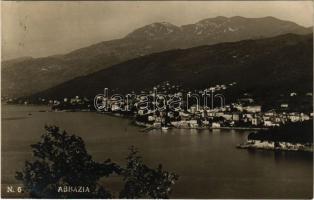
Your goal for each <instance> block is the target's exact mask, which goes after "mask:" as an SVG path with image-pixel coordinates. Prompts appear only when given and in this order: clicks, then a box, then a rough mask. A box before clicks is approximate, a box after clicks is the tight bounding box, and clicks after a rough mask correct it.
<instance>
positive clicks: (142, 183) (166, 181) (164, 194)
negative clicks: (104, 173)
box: [120, 147, 178, 199]
mask: <svg viewBox="0 0 314 200" xmlns="http://www.w3.org/2000/svg"><path fill="white" fill-rule="evenodd" d="M122 176H123V179H124V181H125V185H124V188H123V189H122V191H121V192H120V198H128V199H135V198H154V199H156V198H158V199H160V198H163V199H165V198H169V194H170V193H171V186H172V184H174V183H175V181H176V180H177V179H178V176H177V175H176V174H174V173H171V172H167V171H164V170H163V169H162V165H159V166H158V167H157V169H151V168H149V167H148V166H146V165H145V164H144V163H143V160H142V158H141V157H140V156H138V151H137V150H136V149H135V148H134V147H131V148H130V154H129V155H128V157H127V165H126V168H125V169H123V170H122Z"/></svg>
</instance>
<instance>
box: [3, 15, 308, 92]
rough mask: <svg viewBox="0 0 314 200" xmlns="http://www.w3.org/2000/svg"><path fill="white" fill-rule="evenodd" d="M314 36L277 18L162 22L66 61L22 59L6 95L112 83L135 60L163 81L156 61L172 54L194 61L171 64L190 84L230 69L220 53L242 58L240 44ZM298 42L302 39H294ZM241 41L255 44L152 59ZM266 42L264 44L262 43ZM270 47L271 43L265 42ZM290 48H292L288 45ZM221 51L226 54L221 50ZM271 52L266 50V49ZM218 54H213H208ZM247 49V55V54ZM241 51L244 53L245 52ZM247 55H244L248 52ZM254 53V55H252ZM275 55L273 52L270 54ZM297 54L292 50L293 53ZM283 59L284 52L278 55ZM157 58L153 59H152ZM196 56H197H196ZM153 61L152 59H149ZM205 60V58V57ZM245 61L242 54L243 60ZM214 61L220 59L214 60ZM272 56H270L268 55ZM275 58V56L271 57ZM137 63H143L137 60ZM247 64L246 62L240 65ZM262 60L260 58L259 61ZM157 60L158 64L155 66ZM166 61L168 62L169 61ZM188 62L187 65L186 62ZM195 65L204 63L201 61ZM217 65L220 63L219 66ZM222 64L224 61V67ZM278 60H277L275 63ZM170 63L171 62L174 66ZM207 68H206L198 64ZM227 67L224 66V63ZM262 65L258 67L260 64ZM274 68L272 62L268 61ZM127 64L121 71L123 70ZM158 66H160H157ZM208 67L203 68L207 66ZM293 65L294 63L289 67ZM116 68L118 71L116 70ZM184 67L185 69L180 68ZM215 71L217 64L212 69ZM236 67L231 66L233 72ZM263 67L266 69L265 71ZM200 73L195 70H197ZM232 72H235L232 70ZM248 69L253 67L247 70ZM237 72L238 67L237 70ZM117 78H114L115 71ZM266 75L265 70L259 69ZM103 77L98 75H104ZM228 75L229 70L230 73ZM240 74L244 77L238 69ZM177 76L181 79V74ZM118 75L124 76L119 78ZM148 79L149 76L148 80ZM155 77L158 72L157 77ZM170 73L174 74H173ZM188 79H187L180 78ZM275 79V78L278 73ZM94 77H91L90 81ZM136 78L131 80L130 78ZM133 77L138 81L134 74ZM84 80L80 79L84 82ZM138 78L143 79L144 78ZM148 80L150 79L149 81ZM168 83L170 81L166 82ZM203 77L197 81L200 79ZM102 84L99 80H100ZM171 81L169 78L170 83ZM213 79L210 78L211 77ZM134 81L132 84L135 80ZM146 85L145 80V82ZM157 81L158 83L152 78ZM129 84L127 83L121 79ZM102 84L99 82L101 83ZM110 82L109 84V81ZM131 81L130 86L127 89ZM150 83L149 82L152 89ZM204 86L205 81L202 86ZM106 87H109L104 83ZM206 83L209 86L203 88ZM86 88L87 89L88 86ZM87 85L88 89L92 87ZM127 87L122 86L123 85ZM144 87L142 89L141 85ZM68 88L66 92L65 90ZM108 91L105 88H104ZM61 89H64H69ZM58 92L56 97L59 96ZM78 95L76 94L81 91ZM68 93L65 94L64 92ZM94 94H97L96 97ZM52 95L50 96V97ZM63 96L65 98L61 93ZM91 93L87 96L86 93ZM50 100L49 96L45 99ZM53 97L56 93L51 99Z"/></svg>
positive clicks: (11, 67) (8, 70)
mask: <svg viewBox="0 0 314 200" xmlns="http://www.w3.org/2000/svg"><path fill="white" fill-rule="evenodd" d="M311 32H312V27H309V28H305V27H302V26H300V25H297V24H296V23H293V22H290V21H283V20H279V19H276V18H274V17H264V18H244V17H239V16H236V17H230V18H227V17H215V18H208V19H204V20H201V21H199V22H197V23H195V24H188V25H183V26H175V25H173V24H170V23H167V22H159V23H153V24H150V25H147V26H144V27H141V28H138V29H136V30H134V31H133V32H131V33H129V34H127V35H126V36H125V37H124V38H121V39H116V40H111V41H105V42H100V43H98V44H94V45H91V46H88V47H85V48H81V49H78V50H75V51H72V52H70V53H68V54H64V55H54V56H48V57H43V58H31V57H25V58H19V59H14V60H9V61H4V62H2V68H1V73H2V79H1V83H2V95H3V96H9V97H19V96H27V95H31V94H34V93H38V92H41V91H44V90H47V89H49V88H53V87H55V86H57V85H58V84H62V83H64V82H66V81H69V80H72V79H74V78H77V79H75V80H74V82H75V81H76V80H80V81H83V80H85V79H86V78H87V77H92V76H99V75H98V74H104V75H103V76H104V77H107V75H105V74H107V73H109V74H110V73H113V72H115V70H117V69H120V68H121V66H126V65H130V64H129V62H126V63H124V62H125V61H127V60H130V59H135V60H132V61H130V62H131V63H132V62H137V61H138V62H144V63H146V62H147V63H149V64H150V66H146V65H145V66H142V65H141V66H139V67H142V68H141V70H142V71H141V73H144V72H145V73H150V68H151V67H152V66H151V65H153V64H152V63H156V66H155V68H154V69H152V70H157V71H154V72H156V73H157V74H156V75H153V76H157V75H160V72H161V71H163V70H165V68H164V67H165V66H167V65H169V64H170V63H168V60H165V61H163V62H167V63H165V65H164V63H163V62H162V61H161V60H160V61H155V59H157V60H158V59H159V57H160V56H162V57H164V56H166V55H168V54H169V56H170V57H171V58H172V56H174V58H173V59H175V58H176V55H177V56H180V55H182V54H183V55H184V54H185V53H187V54H188V55H186V56H191V57H188V58H190V59H187V58H183V57H182V58H180V59H181V60H179V61H178V63H173V62H177V60H176V59H175V60H174V61H171V62H172V64H171V66H172V65H178V67H177V68H176V69H174V68H171V73H172V75H173V76H176V77H177V76H178V77H177V79H182V78H183V77H184V78H186V75H187V74H189V75H191V73H192V74H193V73H200V74H202V73H203V70H205V71H206V70H207V69H206V68H207V67H209V64H210V63H212V62H214V63H216V64H217V65H215V66H216V67H218V65H224V64H223V62H224V59H225V56H224V55H223V54H222V53H219V52H220V51H227V52H228V53H229V54H230V55H231V54H232V53H231V52H234V54H235V55H237V54H238V52H237V51H238V50H237V49H233V50H232V48H229V47H232V46H234V45H235V48H238V46H237V45H236V44H239V45H244V46H245V45H249V46H250V45H253V44H255V42H253V41H252V40H249V39H260V38H268V37H274V36H278V35H282V34H287V33H294V34H301V35H302V34H303V35H305V34H309V33H311ZM294 37H297V36H294ZM241 40H249V41H246V42H242V43H241V42H240V43H234V44H230V43H226V44H222V47H226V49H225V50H223V49H221V48H222V47H220V46H219V45H218V46H212V47H200V49H198V48H196V49H188V50H186V51H185V50H175V51H169V52H165V53H162V54H152V53H156V52H162V51H167V50H172V49H187V48H192V47H197V46H201V45H212V44H218V43H225V42H236V41H241ZM261 41H263V40H261ZM257 43H260V42H257ZM265 43H266V42H265ZM249 46H248V47H247V48H245V47H242V46H241V48H240V50H241V49H242V48H244V49H246V50H245V53H246V54H247V55H251V56H253V55H254V56H256V57H259V56H258V55H257V54H256V55H255V54H254V52H255V49H254V48H255V46H253V47H252V49H250V48H249ZM268 46H272V48H274V49H277V50H278V48H277V47H276V46H275V45H271V44H268ZM288 46H289V45H288ZM218 47H220V48H218ZM215 48H218V50H219V51H218V52H214V51H212V50H210V49H215ZM265 48H266V47H265ZM205 49H208V51H212V52H211V53H209V52H207V50H205ZM244 49H242V50H243V51H244ZM240 50H239V51H240ZM242 50H241V51H242ZM194 51H195V52H197V53H196V54H198V53H200V55H198V56H197V55H194V54H193V53H192V52H194ZM251 51H252V52H251ZM269 51H270V52H272V50H271V49H269ZM291 51H292V50H291ZM256 53H261V54H262V55H264V54H265V52H263V51H261V50H260V49H259V51H258V52H256ZM277 53H280V52H277ZM150 54H152V55H150ZM191 54H193V56H192V55H191ZM146 55H149V56H146ZM202 55H203V56H204V57H201V56H202ZM241 55H242V54H241ZM213 56H214V57H213ZM215 56H222V57H221V58H216V57H215ZM264 56H266V55H264ZM268 56H271V55H268ZM207 57H208V59H211V60H207V61H208V63H206V62H205V60H203V59H205V58H206V59H207ZM136 58H137V59H136ZM238 58H239V59H230V60H229V61H230V62H231V61H232V62H236V60H243V62H246V61H247V60H249V61H251V62H253V60H254V59H253V58H252V57H250V58H248V59H243V58H242V57H238ZM240 58H241V59H240ZM259 58H260V57H259ZM150 59H152V60H150ZM165 59H168V58H167V56H166V58H165ZM182 59H183V60H184V62H183V60H182ZM194 59H201V60H200V61H197V60H194ZM213 59H214V60H213ZM219 60H221V61H219ZM275 60H276V59H275ZM169 62H170V61H169ZM198 62H203V63H198ZM220 62H222V63H220ZM255 62H257V61H255ZM264 62H271V63H272V64H273V62H272V61H270V60H269V61H264ZM119 63H122V64H120V65H117V64H119ZM157 64H158V66H157ZM190 64H193V67H192V66H188V67H187V68H186V69H182V67H183V66H186V65H190ZM201 64H202V65H201ZM235 64H236V65H240V63H238V62H236V63H235ZM288 64H289V63H288ZM113 65H116V66H114V67H112V66H113ZM179 65H182V66H179ZM210 65H211V64H210ZM229 65H231V63H229V64H228V66H229ZM259 66H260V65H259ZM194 67H195V69H194ZM230 67H231V66H230ZM247 67H248V66H247ZM233 68H236V66H233ZM123 69H124V70H125V71H126V72H130V69H127V68H123ZM112 70H113V72H110V71H112ZM257 70H261V69H257ZM98 71H99V73H97V74H93V73H95V72H98ZM223 71H226V69H222V70H221V73H222V72H223ZM227 71H228V70H227ZM236 71H239V72H240V71H241V69H238V70H236ZM126 72H119V73H122V74H124V75H127V74H126ZM175 72H177V73H178V74H176V73H175ZM117 73H118V72H117ZM145 73H144V74H142V75H143V76H144V75H145ZM151 73H152V72H151ZM167 73H168V72H167ZM181 73H184V74H186V75H184V76H182V77H180V76H181V75H182V74H181ZM273 73H274V72H273ZM90 74H92V75H91V76H88V75H90ZM111 75H114V77H117V78H118V79H121V78H122V77H123V78H126V76H121V78H119V77H118V76H117V75H116V74H111ZM130 76H131V74H130ZM132 76H135V75H133V74H132ZM220 76H221V78H222V79H224V77H223V75H222V74H220V75H219V77H220ZM78 77H80V78H78ZM135 77H137V78H140V77H139V76H138V75H136V76H135ZM144 77H145V76H144ZM165 77H168V76H165ZM195 77H197V76H195ZM94 78H96V77H94ZM168 78H169V77H168ZM208 78H210V77H208ZM131 79H132V78H130V80H131ZM144 79H145V78H144ZM152 79H153V80H154V79H155V78H152ZM121 80H123V79H121ZM95 81H96V82H97V81H98V80H95ZM104 81H107V82H110V77H109V80H104ZM127 82H129V81H126V83H127ZM137 82H138V80H135V82H134V84H135V83H137ZM146 82H147V81H143V83H145V84H146ZM201 82H202V81H200V83H201ZM69 83H71V81H70V82H67V83H65V84H64V85H68V84H69ZM104 83H106V82H104ZM202 83H203V82H202ZM82 84H83V85H85V83H82ZM86 84H87V83H86ZM121 84H122V83H121ZM141 84H142V83H141ZM64 85H63V86H64ZM101 85H102V86H103V84H101ZM63 86H59V87H61V88H62V87H63ZM54 90H55V89H52V90H50V91H54ZM75 91H76V90H75ZM63 92H64V91H63ZM93 92H94V91H91V93H93ZM48 93H49V92H48ZM48 93H46V94H48ZM61 93H62V92H61ZM83 93H86V92H83ZM43 94H44V93H43ZM51 94H52V93H51Z"/></svg>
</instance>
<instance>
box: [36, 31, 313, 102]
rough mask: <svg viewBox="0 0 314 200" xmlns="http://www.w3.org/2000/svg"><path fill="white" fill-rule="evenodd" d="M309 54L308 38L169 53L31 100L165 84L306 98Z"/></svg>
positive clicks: (137, 60)
mask: <svg viewBox="0 0 314 200" xmlns="http://www.w3.org/2000/svg"><path fill="white" fill-rule="evenodd" d="M312 56H313V36H312V34H308V35H296V34H285V35H280V36H276V37H272V38H266V39H258V40H252V39H251V40H243V41H239V42H228V43H219V44H215V45H206V46H199V47H193V48H189V49H177V50H169V51H164V52H160V53H153V54H150V55H147V56H143V57H138V58H135V59H131V60H128V61H126V62H122V63H120V64H117V65H114V66H112V67H110V68H106V69H103V70H100V71H97V72H95V73H93V74H90V75H87V76H82V77H77V78H75V79H72V80H70V81H67V82H65V83H63V84H60V85H58V86H56V87H53V88H50V89H48V90H45V91H43V92H39V93H37V94H36V95H33V96H32V98H33V99H38V98H39V97H42V98H47V99H62V98H64V97H74V96H81V97H88V98H93V97H94V96H95V95H96V94H99V93H103V90H104V88H110V89H115V90H116V91H119V92H131V91H132V90H140V89H143V88H150V89H151V88H152V87H153V86H155V85H157V84H159V83H161V82H165V81H170V82H172V83H174V84H180V85H182V86H184V87H186V88H205V87H209V86H213V85H216V84H229V83H232V82H237V85H238V88H240V89H241V90H242V91H246V92H250V93H251V94H253V95H254V96H256V97H260V98H263V96H264V97H265V98H268V99H270V98H271V97H272V96H279V95H280V94H286V95H287V94H289V93H290V92H297V93H303V94H305V93H307V92H312V89H313V76H312V75H313V60H312Z"/></svg>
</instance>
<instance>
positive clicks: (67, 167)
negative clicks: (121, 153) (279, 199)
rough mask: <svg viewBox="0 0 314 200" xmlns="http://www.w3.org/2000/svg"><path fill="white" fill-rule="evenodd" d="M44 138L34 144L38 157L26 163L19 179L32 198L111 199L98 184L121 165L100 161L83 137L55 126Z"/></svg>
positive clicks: (18, 176) (49, 128) (47, 129)
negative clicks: (75, 189)
mask: <svg viewBox="0 0 314 200" xmlns="http://www.w3.org/2000/svg"><path fill="white" fill-rule="evenodd" d="M45 128H46V131H47V132H46V134H44V135H43V136H42V137H41V141H40V142H38V143H37V144H34V145H31V147H32V149H33V154H34V156H35V157H36V160H35V161H34V162H26V163H25V168H24V170H23V172H17V174H16V178H17V179H18V180H21V181H23V184H24V186H25V188H26V190H27V191H29V193H30V196H31V197H33V198H38V197H40V198H100V197H102V198H110V197H111V195H110V193H109V192H107V191H106V190H105V189H104V188H103V187H102V186H100V185H98V184H97V181H98V180H99V178H101V177H103V176H109V175H110V174H111V173H113V172H115V171H117V170H118V166H117V165H115V164H114V163H112V162H110V160H106V161H105V162H103V163H97V162H95V161H94V160H92V157H91V156H90V155H89V154H88V153H87V151H86V149H85V144H84V141H83V140H82V138H80V137H77V136H75V135H69V134H67V133H66V132H65V131H64V132H60V130H59V128H58V127H56V126H46V127H45ZM59 186H87V187H89V188H90V191H91V192H90V193H58V192H56V191H58V187H59Z"/></svg>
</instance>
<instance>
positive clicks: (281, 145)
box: [236, 140, 313, 153]
mask: <svg viewBox="0 0 314 200" xmlns="http://www.w3.org/2000/svg"><path fill="white" fill-rule="evenodd" d="M236 148H238V149H248V150H270V151H301V152H310V153H313V144H302V143H290V142H283V141H281V142H276V143H275V142H274V141H261V140H247V141H246V142H245V143H243V144H239V145H237V146H236Z"/></svg>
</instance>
